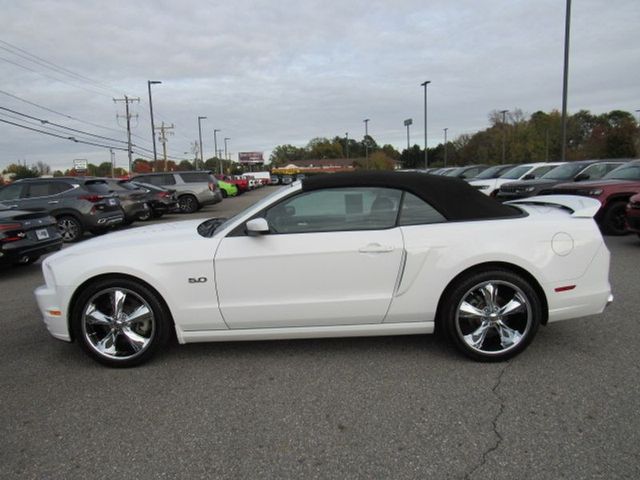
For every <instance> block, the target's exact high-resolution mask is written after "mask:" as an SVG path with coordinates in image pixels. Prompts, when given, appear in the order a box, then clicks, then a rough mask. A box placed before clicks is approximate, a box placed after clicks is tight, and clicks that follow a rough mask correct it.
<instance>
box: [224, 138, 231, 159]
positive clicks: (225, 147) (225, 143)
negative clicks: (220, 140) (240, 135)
mask: <svg viewBox="0 0 640 480" xmlns="http://www.w3.org/2000/svg"><path fill="white" fill-rule="evenodd" d="M229 140H231V138H229V137H225V139H224V159H225V160H229V158H228V156H227V155H228V151H227V142H228V141H229Z"/></svg>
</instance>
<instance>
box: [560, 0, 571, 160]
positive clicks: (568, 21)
mask: <svg viewBox="0 0 640 480" xmlns="http://www.w3.org/2000/svg"><path fill="white" fill-rule="evenodd" d="M570 29H571V0H567V10H566V13H565V18H564V70H563V74H562V145H561V147H560V149H561V150H560V152H561V153H560V160H561V161H563V162H564V161H565V158H566V156H567V92H568V90H569V36H570V31H571V30H570Z"/></svg>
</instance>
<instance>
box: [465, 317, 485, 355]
mask: <svg viewBox="0 0 640 480" xmlns="http://www.w3.org/2000/svg"><path fill="white" fill-rule="evenodd" d="M489 327H490V324H489V322H482V324H481V325H480V326H479V327H478V328H477V330H475V331H474V332H472V333H470V334H469V335H465V336H464V340H465V342H467V343H468V344H469V345H471V346H472V347H474V348H477V349H481V348H482V345H483V344H484V340H485V338H487V332H488V331H489Z"/></svg>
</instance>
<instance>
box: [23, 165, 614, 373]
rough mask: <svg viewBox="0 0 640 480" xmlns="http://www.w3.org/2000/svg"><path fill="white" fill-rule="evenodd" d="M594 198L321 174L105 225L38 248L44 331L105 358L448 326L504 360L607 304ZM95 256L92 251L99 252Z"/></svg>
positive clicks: (480, 354) (462, 343) (466, 342)
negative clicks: (499, 195)
mask: <svg viewBox="0 0 640 480" xmlns="http://www.w3.org/2000/svg"><path fill="white" fill-rule="evenodd" d="M599 206H600V204H599V203H598V202H597V201H596V200H593V199H590V198H585V197H571V196H545V197H538V198H529V199H523V200H521V201H517V203H513V204H512V205H503V204H500V203H498V202H496V201H495V200H493V199H491V198H489V197H486V196H484V195H482V194H480V193H479V192H478V191H477V190H476V189H474V188H472V187H470V186H469V185H468V184H467V183H466V182H464V181H461V180H458V179H452V178H446V177H438V176H431V175H424V174H420V173H360V174H358V173H354V174H335V175H322V176H316V177H311V178H308V179H305V180H304V181H302V182H295V183H294V184H292V185H290V186H287V187H283V188H280V189H278V190H277V191H275V192H274V193H272V194H271V195H269V196H268V197H266V198H264V199H263V200H262V201H260V202H258V203H257V204H255V205H253V206H252V207H250V208H249V209H247V210H245V211H244V212H242V213H240V214H238V215H236V216H235V217H233V218H231V219H228V220H226V221H223V220H221V219H211V220H207V221H205V222H202V221H201V220H200V221H185V222H179V223H166V224H161V225H153V226H149V227H142V228H138V229H132V230H128V231H124V232H116V233H113V234H110V235H107V236H104V237H101V238H96V239H93V240H89V241H86V242H84V243H82V244H78V245H75V246H73V247H71V248H67V249H65V250H63V251H61V252H59V253H56V254H54V255H53V256H51V257H49V258H47V259H45V260H44V261H43V264H42V270H43V274H44V278H45V282H46V284H45V285H43V286H41V287H39V288H38V289H37V290H36V292H35V294H36V298H37V300H38V305H39V307H40V310H41V312H42V315H43V316H44V321H45V323H46V325H47V328H48V329H49V331H50V333H51V334H52V335H53V336H54V337H56V338H58V339H61V340H65V341H72V340H75V341H77V342H78V343H79V344H80V345H81V346H82V347H83V348H84V350H85V351H86V352H87V353H88V354H89V355H90V356H92V357H93V358H94V359H96V360H98V361H100V362H102V363H104V364H107V365H110V366H116V367H117V366H130V365H135V364H138V363H142V362H144V361H146V360H148V359H149V358H150V357H151V356H152V355H153V353H154V352H156V351H157V350H159V349H161V348H162V347H163V346H164V344H165V342H166V341H167V339H168V337H169V336H170V334H171V332H172V331H174V332H175V334H176V335H177V338H178V341H179V342H180V343H187V342H204V341H231V340H265V339H283V338H318V337H350V336H370V335H407V334H425V333H432V332H433V331H434V329H435V327H436V326H438V327H439V328H441V329H442V330H444V331H445V332H447V334H448V336H449V338H450V339H451V341H452V342H453V343H454V344H455V345H456V346H457V347H458V348H459V349H460V351H461V352H463V353H464V354H466V355H468V356H469V357H471V358H474V359H477V360H483V361H492V360H504V359H507V358H510V357H512V356H514V355H516V354H518V353H519V352H521V351H522V350H524V349H525V348H526V346H527V345H528V344H529V343H530V342H531V340H532V339H533V337H534V335H535V334H536V331H537V330H538V327H539V326H540V325H546V324H547V323H550V322H555V321H558V320H565V319H569V318H575V317H583V316H586V315H592V314H597V313H600V312H602V311H603V309H604V308H605V306H606V305H607V304H608V302H609V301H610V300H611V298H612V297H611V289H610V286H609V280H608V272H609V251H608V250H607V248H606V246H605V244H604V243H603V241H602V237H601V235H600V231H599V230H598V227H597V226H596V224H595V222H594V221H593V218H592V217H593V215H594V214H595V212H596V211H597V210H598V208H599ZM96 252H100V255H96Z"/></svg>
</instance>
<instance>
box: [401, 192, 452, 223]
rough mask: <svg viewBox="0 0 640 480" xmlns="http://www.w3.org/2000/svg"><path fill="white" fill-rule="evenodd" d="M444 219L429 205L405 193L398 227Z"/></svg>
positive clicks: (437, 221) (442, 220) (436, 221)
mask: <svg viewBox="0 0 640 480" xmlns="http://www.w3.org/2000/svg"><path fill="white" fill-rule="evenodd" d="M444 221H446V219H445V218H444V217H443V216H442V215H441V214H440V212H438V211H437V210H436V209H435V208H433V207H432V206H431V205H429V204H428V203H426V202H425V201H424V200H422V199H421V198H418V197H416V196H415V195H413V194H411V193H408V192H407V193H405V194H404V199H403V201H402V210H401V211H400V225H405V226H407V225H423V224H426V223H439V222H444Z"/></svg>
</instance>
